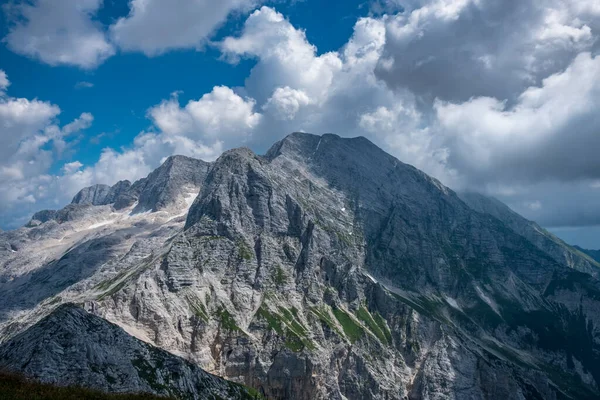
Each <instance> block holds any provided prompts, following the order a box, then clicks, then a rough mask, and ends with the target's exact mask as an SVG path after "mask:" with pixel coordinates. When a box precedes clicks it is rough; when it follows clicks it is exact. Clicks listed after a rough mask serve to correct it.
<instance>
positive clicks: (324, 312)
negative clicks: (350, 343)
mask: <svg viewBox="0 0 600 400" xmlns="http://www.w3.org/2000/svg"><path fill="white" fill-rule="evenodd" d="M329 310H330V308H329V307H326V306H324V307H313V308H311V309H310V311H311V312H312V313H313V314H315V315H316V316H317V318H319V320H320V321H321V322H322V323H324V324H325V325H327V326H328V327H329V329H331V330H332V331H334V332H335V333H336V334H337V335H338V336H341V337H344V334H343V333H342V332H340V330H339V329H338V327H337V325H336V323H335V321H334V320H333V317H332V316H331V313H330V312H329Z"/></svg>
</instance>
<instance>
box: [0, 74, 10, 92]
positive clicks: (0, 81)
mask: <svg viewBox="0 0 600 400" xmlns="http://www.w3.org/2000/svg"><path fill="white" fill-rule="evenodd" d="M9 86H10V81H9V80H8V76H6V72H4V71H3V70H1V69H0V95H2V92H3V91H5V90H6V89H7V88H8V87H9Z"/></svg>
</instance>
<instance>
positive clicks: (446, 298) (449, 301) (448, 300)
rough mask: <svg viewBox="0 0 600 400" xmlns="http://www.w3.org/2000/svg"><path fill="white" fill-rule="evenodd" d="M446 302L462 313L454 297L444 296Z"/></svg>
mask: <svg viewBox="0 0 600 400" xmlns="http://www.w3.org/2000/svg"><path fill="white" fill-rule="evenodd" d="M444 300H446V303H448V304H450V307H452V308H455V309H457V310H458V311H462V308H460V306H459V305H458V303H457V302H456V300H455V299H453V298H452V297H448V296H444Z"/></svg>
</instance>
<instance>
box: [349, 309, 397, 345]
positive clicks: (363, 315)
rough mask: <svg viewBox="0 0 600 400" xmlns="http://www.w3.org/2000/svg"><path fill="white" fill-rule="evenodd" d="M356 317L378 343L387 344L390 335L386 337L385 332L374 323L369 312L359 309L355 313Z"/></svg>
mask: <svg viewBox="0 0 600 400" xmlns="http://www.w3.org/2000/svg"><path fill="white" fill-rule="evenodd" d="M356 316H357V317H358V319H360V320H361V321H362V322H363V323H364V324H365V325H366V326H367V328H369V330H370V331H371V332H372V333H373V334H374V335H375V336H376V337H377V339H379V341H381V343H384V344H389V342H390V338H389V336H391V335H386V332H385V331H384V330H382V329H381V326H380V325H379V324H378V323H377V322H376V321H375V319H374V318H373V316H372V315H371V313H370V312H369V310H367V309H366V308H365V307H360V308H359V309H358V311H357V312H356ZM380 318H381V316H380ZM384 324H385V322H384ZM384 326H385V325H384Z"/></svg>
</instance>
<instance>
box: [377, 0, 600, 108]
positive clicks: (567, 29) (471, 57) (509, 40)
mask: <svg viewBox="0 0 600 400" xmlns="http://www.w3.org/2000/svg"><path fill="white" fill-rule="evenodd" d="M584 3H589V4H591V3H590V2H586V1H567V2H565V1H562V0H547V1H543V2H539V1H536V0H507V1H502V2H498V1H480V0H431V1H423V2H420V4H415V5H413V7H411V8H409V9H408V10H407V11H406V12H404V13H399V14H396V15H394V16H392V17H389V18H388V19H387V20H386V21H387V22H386V27H387V43H386V48H385V53H384V57H383V59H382V61H381V62H380V65H379V68H378V75H379V76H380V77H382V78H383V79H385V80H386V81H387V82H388V84H389V85H391V86H393V87H397V88H409V89H410V90H411V91H413V92H414V93H415V94H417V95H419V96H424V97H425V98H428V99H429V100H433V99H434V98H436V97H437V98H440V99H443V100H449V101H464V100H467V99H469V98H470V97H473V96H491V97H498V98H501V99H509V100H513V98H514V96H515V95H518V94H519V93H520V92H521V91H522V89H523V87H525V86H528V85H532V84H538V83H539V82H540V80H541V79H543V78H544V77H546V76H548V75H550V74H552V73H556V72H558V71H560V70H562V69H564V68H565V67H566V66H567V65H569V64H570V62H571V61H572V60H573V58H574V57H575V56H576V55H577V54H578V53H580V52H581V51H589V50H591V49H592V48H593V46H594V45H595V43H597V37H596V36H594V32H595V31H597V30H598V29H600V20H599V19H598V15H596V16H594V15H593V12H594V10H593V9H592V8H590V6H589V4H587V5H586V4H584Z"/></svg>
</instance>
